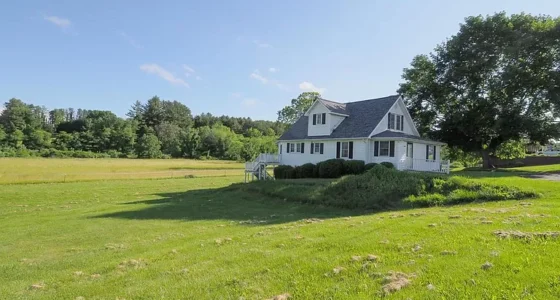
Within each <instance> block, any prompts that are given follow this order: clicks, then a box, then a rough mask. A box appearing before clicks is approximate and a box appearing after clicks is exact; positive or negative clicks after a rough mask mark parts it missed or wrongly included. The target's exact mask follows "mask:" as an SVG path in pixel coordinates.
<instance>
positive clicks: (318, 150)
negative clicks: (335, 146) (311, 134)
mask: <svg viewBox="0 0 560 300" xmlns="http://www.w3.org/2000/svg"><path fill="white" fill-rule="evenodd" d="M321 145H323V143H315V144H313V153H317V154H319V153H321Z"/></svg>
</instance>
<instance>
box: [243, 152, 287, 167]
mask: <svg viewBox="0 0 560 300" xmlns="http://www.w3.org/2000/svg"><path fill="white" fill-rule="evenodd" d="M278 162H279V160H278V154H270V153H261V154H259V156H257V158H256V159H255V160H254V161H249V162H246V163H245V170H247V171H252V170H255V169H257V167H258V166H259V165H260V164H262V163H264V164H277V163H278Z"/></svg>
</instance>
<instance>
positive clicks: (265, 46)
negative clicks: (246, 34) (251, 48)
mask: <svg viewBox="0 0 560 300" xmlns="http://www.w3.org/2000/svg"><path fill="white" fill-rule="evenodd" d="M253 43H254V44H255V45H257V47H259V48H272V45H271V44H268V43H264V42H261V41H258V40H254V41H253Z"/></svg>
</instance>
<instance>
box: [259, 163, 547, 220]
mask: <svg viewBox="0 0 560 300" xmlns="http://www.w3.org/2000/svg"><path fill="white" fill-rule="evenodd" d="M325 163H326V162H323V163H321V164H320V168H319V170H323V172H324V171H325V168H326V167H330V166H331V165H334V164H335V163H336V162H328V163H326V164H325ZM323 164H325V165H323ZM286 169H287V170H289V171H291V172H293V171H294V169H293V168H291V167H289V166H288V167H287V168H286ZM275 174H276V169H275ZM288 176H290V175H288ZM248 186H250V188H251V189H254V190H258V191H259V192H262V193H264V194H266V195H269V196H276V197H278V198H281V199H287V200H289V201H297V202H305V203H312V204H320V205H327V206H335V207H342V208H352V209H367V210H386V209H395V208H405V207H425V206H440V205H450V204H457V203H465V202H473V201H496V200H506V199H524V198H534V197H538V196H539V195H538V194H537V193H534V192H532V191H525V190H520V189H518V188H516V187H510V186H500V185H492V184H488V183H482V182H477V181H473V180H471V179H468V178H465V177H459V176H452V177H449V176H446V175H442V174H432V173H419V172H405V171H398V170H396V169H390V168H387V167H384V166H381V165H376V166H374V167H373V168H371V169H370V170H369V171H368V172H365V173H363V174H361V175H347V176H345V177H342V178H339V179H337V180H334V181H326V180H320V181H318V180H302V181H297V182H293V181H292V182H289V183H285V182H278V181H269V182H264V183H263V182H256V183H251V184H250V185H248Z"/></svg>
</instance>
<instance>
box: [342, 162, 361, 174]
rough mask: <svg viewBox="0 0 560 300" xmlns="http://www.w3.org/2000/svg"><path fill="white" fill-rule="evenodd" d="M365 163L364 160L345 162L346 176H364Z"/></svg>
mask: <svg viewBox="0 0 560 300" xmlns="http://www.w3.org/2000/svg"><path fill="white" fill-rule="evenodd" d="M364 168H365V163H364V161H363V160H345V161H344V174H354V175H357V174H362V173H363V172H364V170H365V169H364Z"/></svg>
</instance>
